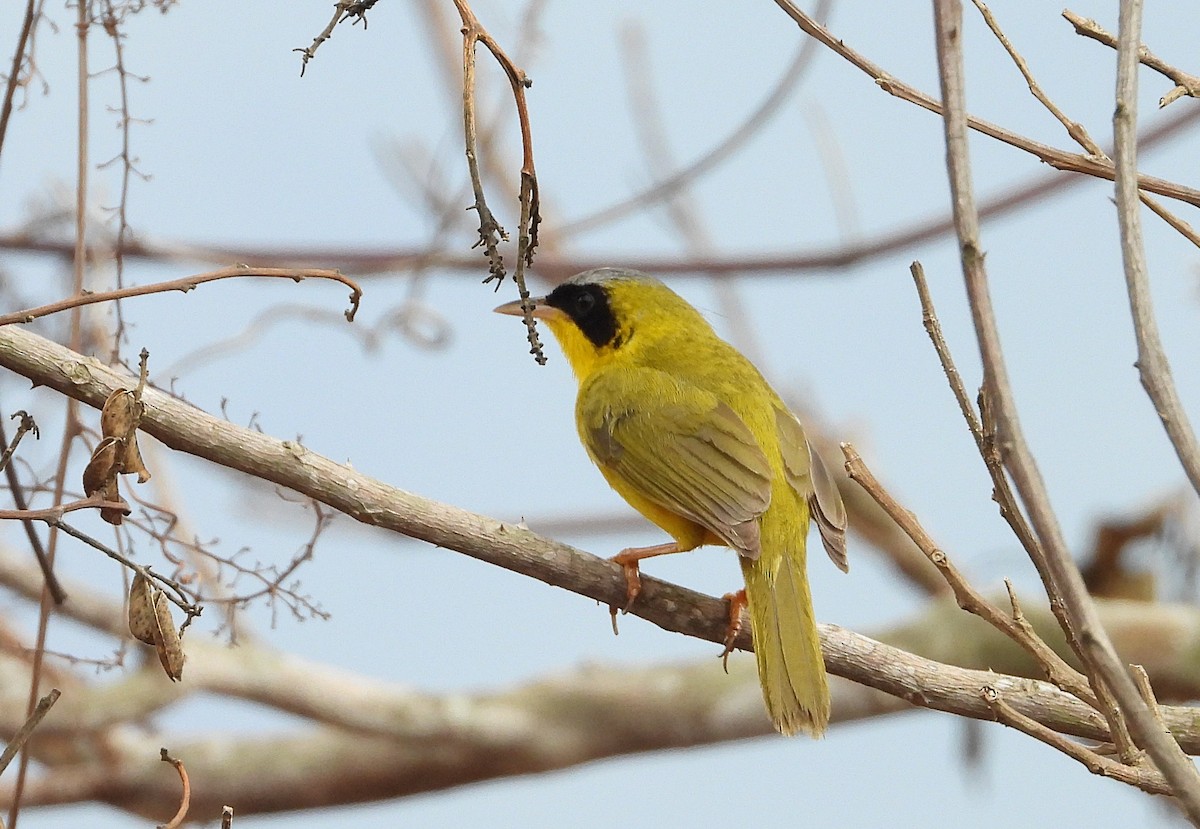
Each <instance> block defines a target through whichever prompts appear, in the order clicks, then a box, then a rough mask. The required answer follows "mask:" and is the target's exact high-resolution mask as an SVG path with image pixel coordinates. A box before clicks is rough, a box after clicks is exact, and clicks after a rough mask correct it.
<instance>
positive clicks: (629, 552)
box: [608, 541, 680, 633]
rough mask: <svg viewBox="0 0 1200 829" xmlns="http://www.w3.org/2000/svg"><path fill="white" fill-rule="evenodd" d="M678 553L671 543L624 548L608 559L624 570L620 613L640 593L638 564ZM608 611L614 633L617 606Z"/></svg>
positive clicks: (626, 610) (615, 629) (674, 544)
mask: <svg viewBox="0 0 1200 829" xmlns="http://www.w3.org/2000/svg"><path fill="white" fill-rule="evenodd" d="M679 551H680V550H679V545H678V544H676V543H675V542H674V541H671V542H669V543H667V544H655V545H654V546H652V547H626V548H625V549H624V550H622V551H621V552H619V553H617V554H616V555H615V556H613V557H612V558H611V559H609V561H614V562H616V563H617V564H620V565H621V567H623V568H624V570H625V607H623V608H621V612H622V613H627V612H628V611H629V608H631V607H633V601H634V599H636V598H637V597H638V594H639V593H641V592H642V577H641V575H640V572H639V570H638V562H639V561H641V560H642V559H644V558H654V556H665V555H668V554H670V553H678V552H679ZM608 610H609V612H610V613H611V614H612V623H613V633H616V632H617V606H616V605H610V606H609V608H608Z"/></svg>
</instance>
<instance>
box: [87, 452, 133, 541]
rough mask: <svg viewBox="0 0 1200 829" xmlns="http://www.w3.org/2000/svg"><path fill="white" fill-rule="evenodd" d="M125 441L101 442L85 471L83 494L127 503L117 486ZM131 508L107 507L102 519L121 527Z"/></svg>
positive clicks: (102, 512) (102, 511) (101, 514)
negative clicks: (97, 495)
mask: <svg viewBox="0 0 1200 829" xmlns="http://www.w3.org/2000/svg"><path fill="white" fill-rule="evenodd" d="M124 443H125V442H124V441H123V440H121V439H120V438H114V437H107V438H105V439H104V440H102V441H100V445H99V446H97V447H96V451H95V452H93V453H92V457H91V460H89V461H88V465H87V466H86V467H84V470H83V492H84V494H85V495H88V496H92V495H96V494H99V495H100V496H101V497H102V498H104V500H105V501H113V502H114V503H121V504H124V503H125V499H124V498H122V497H121V490H120V488H119V487H118V486H117V474H118V473H119V472H120V471H121V470H120V465H121V461H120V458H121V455H122V454H123V453H124ZM128 514H129V508H128V507H126V508H124V509H116V508H111V507H106V508H104V509H102V510H100V517H101V518H103V519H104V520H105V521H107V522H108V523H110V524H113V525H115V526H120V524H121V522H122V521H123V520H124V518H125V516H126V515H128Z"/></svg>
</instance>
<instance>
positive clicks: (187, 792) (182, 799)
mask: <svg viewBox="0 0 1200 829" xmlns="http://www.w3.org/2000/svg"><path fill="white" fill-rule="evenodd" d="M159 759H161V760H162V761H163V762H164V763H170V764H171V765H172V766H174V767H175V771H176V772H178V773H179V782H180V784H181V785H182V787H183V791H182V792H181V793H180V795H179V810H178V811H177V812H175V817H173V818H171V820H170V822H168V823H164V824H160V825H159V827H158V829H178V827H180V826H182V825H183V822H184V820H186V819H187V813H188V807H189V806H191V804H192V784H191V781H189V780H188V773H187V769H186V768H184V765H183V761H182V760H178V759H176V758H174V757H172V756H171V755H170V754H169V753H168V752H167V750H166V749H165V748H164V749H160V752H159Z"/></svg>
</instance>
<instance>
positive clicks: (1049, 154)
mask: <svg viewBox="0 0 1200 829" xmlns="http://www.w3.org/2000/svg"><path fill="white" fill-rule="evenodd" d="M775 2H776V4H777V5H778V6H779V7H780V8H781V9H783V11H784V12H785V13H786V14H787V15H788V17H790V18H792V20H794V21H795V22H796V25H798V26H799V27H800V28H801V30H803V31H804V32H805V33H806V34H808V35H809V36H811V37H814V38H816V39H817V40H818V41H820V42H821V43H823V44H824V45H825V46H827V47H828V48H830V49H832V50H833V51H834V52H835V53H836V54H837V55H839V56H840V57H842V58H843V59H845V60H846V61H848V62H850V63H851V64H852V65H854V66H855V67H857V68H858V69H860V70H862V71H863V72H865V73H866V74H867V75H869V76H870V77H871V78H872V79H873V80H874V81H875V83H876V85H877V86H878V87H879V88H880V89H882V90H883V91H884V92H886V93H888V94H889V95H893V96H895V97H897V98H899V99H901V100H903V101H908V102H909V103H912V104H916V105H917V106H919V107H921V108H922V109H926V110H929V111H930V112H933V113H936V114H938V115H945V111H944V108H943V106H942V104H941V102H940V101H938V100H937V99H935V98H933V97H932V96H930V95H927V94H926V93H924V92H921V91H920V90H918V89H917V88H915V87H913V86H909V85H908V84H906V83H904V82H902V81H900V80H898V79H897V78H895V77H893V76H892V75H889V74H888V73H887V72H885V71H884V70H883V69H882V68H880V67H879V66H877V65H875V64H874V63H872V62H871V61H869V60H867V59H866V58H865V57H863V56H862V55H860V54H859V53H858V52H855V51H854V50H853V49H851V48H850V47H848V46H847V45H846V44H845V43H844V42H843V41H842V40H840V39H839V38H836V37H834V36H833V35H832V34H830V32H829V31H828V30H827V29H826V28H825V27H823V26H821V25H820V24H818V23H817V22H816V21H814V20H813V19H812V18H811V17H810V16H809V15H808V14H806V13H805V12H804V11H802V10H801V9H800V8H799V7H798V6H796V4H795V3H793V2H792V0H775ZM964 118H965V123H966V126H968V127H970V128H971V129H973V130H976V131H977V132H981V133H983V134H984V135H987V136H989V137H991V138H995V139H996V140H997V141H1002V142H1004V143H1005V144H1008V145H1010V146H1013V147H1016V148H1017V149H1019V150H1024V151H1025V152H1027V153H1030V154H1031V155H1034V156H1037V158H1038V159H1040V160H1041V161H1043V162H1045V163H1046V164H1049V165H1050V166H1051V167H1054V168H1056V169H1059V170H1065V171H1068V172H1073V173H1083V174H1085V175H1089V176H1095V177H1096V178H1106V179H1109V180H1112V178H1113V176H1114V175H1115V173H1114V172H1113V165H1112V162H1108V161H1104V160H1102V159H1096V158H1092V157H1091V156H1087V155H1079V154H1078V153H1068V152H1064V151H1063V150H1059V149H1057V148H1055V147H1051V146H1049V145H1047V144H1042V143H1040V142H1038V141H1034V140H1032V139H1030V138H1027V137H1025V136H1023V135H1020V134H1018V133H1015V132H1012V131H1011V130H1007V129H1005V128H1003V127H1000V126H997V125H995V124H992V123H989V122H988V121H984V120H982V119H979V118H975V117H974V116H971V115H966V114H965V113H964ZM1138 186H1139V187H1141V188H1142V189H1144V190H1148V191H1150V192H1151V193H1158V194H1159V195H1161V196H1166V197H1168V198H1172V199H1179V200H1180V201H1185V202H1188V203H1189V204H1193V205H1196V206H1200V198H1197V196H1200V193H1197V192H1196V191H1194V190H1192V188H1190V187H1183V186H1182V185H1178V184H1175V183H1173V182H1168V181H1163V180H1162V179H1158V178H1154V177H1152V176H1140V177H1139V178H1138Z"/></svg>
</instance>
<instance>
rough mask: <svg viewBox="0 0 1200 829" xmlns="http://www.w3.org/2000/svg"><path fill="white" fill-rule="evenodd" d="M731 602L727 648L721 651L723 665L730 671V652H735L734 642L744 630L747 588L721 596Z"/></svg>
mask: <svg viewBox="0 0 1200 829" xmlns="http://www.w3.org/2000/svg"><path fill="white" fill-rule="evenodd" d="M721 598H722V599H724V600H725V601H727V602H729V626H728V627H726V628H725V650H723V651H721V667H723V668H724V669H725V673H729V654H731V653H733V643H734V642H735V641H737V638H738V634H739V633H741V632H742V611H743V610H744V609H745V608H746V605H747V602H746V590H745V588H742V589H741V590H739V591H738V592H736V593H726V594H725V595H724V596H722V597H721Z"/></svg>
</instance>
